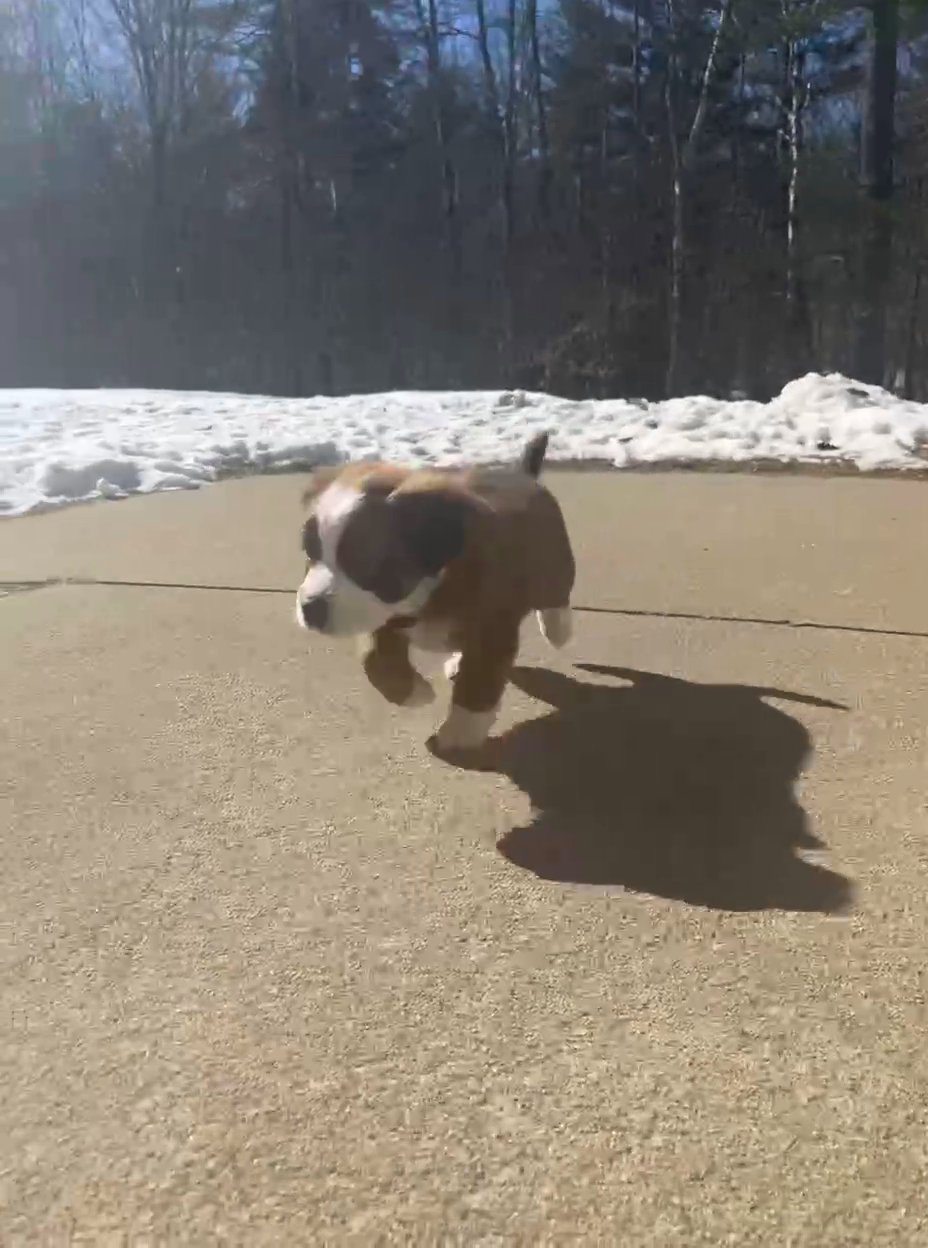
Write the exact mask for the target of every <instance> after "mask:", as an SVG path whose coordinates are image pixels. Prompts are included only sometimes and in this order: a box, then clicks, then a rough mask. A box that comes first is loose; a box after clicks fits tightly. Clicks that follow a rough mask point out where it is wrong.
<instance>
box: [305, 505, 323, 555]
mask: <svg viewBox="0 0 928 1248" xmlns="http://www.w3.org/2000/svg"><path fill="white" fill-rule="evenodd" d="M303 550H304V551H305V553H306V558H307V559H312V560H313V561H314V562H318V560H320V559H321V558H322V542H321V541H320V539H319V524H318V522H317V520H316V517H315V516H310V517H309V519H308V520H307V521H306V523H305V524H304V525H303Z"/></svg>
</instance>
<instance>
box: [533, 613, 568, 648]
mask: <svg viewBox="0 0 928 1248" xmlns="http://www.w3.org/2000/svg"><path fill="white" fill-rule="evenodd" d="M537 615H538V627H539V628H540V629H541V635H542V636H543V637H544V639H545V641H547V642H548V643H549V644H550V645H552V646H554V647H555V649H557V650H560V649H561V647H562V646H566V645H567V643H568V642H569V641H570V639H571V637H572V636H573V631H574V622H573V614H572V612H571V609H570V607H552V608H549V609H548V610H545V611H539V612H538V613H537Z"/></svg>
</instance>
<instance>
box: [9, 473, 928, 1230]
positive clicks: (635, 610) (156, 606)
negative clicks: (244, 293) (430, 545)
mask: <svg viewBox="0 0 928 1248" xmlns="http://www.w3.org/2000/svg"><path fill="white" fill-rule="evenodd" d="M551 480H552V481H553V483H554V485H555V488H556V489H557V490H558V492H559V493H560V495H561V497H562V498H563V501H564V504H565V507H566V510H567V512H568V516H569V520H570V523H571V527H572V530H573V534H574V540H575V544H576V547H577V552H578V556H579V560H580V564H581V576H580V583H579V586H578V591H577V596H576V598H577V603H578V604H579V605H580V606H581V607H582V608H583V610H581V612H580V613H579V614H578V621H577V623H578V628H577V634H578V635H577V639H576V643H575V645H574V648H573V652H572V654H571V655H570V656H569V657H567V656H558V657H557V658H556V659H552V656H551V655H550V653H546V652H545V650H544V649H543V646H542V644H541V643H540V641H539V640H538V639H537V638H536V637H534V636H532V635H530V634H529V635H528V639H527V643H526V646H525V649H524V652H523V658H522V663H523V665H522V667H521V668H520V670H519V672H518V673H517V679H516V687H515V688H514V689H513V690H512V691H511V694H510V696H509V697H508V699H507V703H506V707H505V713H504V715H503V717H502V719H501V722H500V726H499V734H498V738H497V741H496V743H495V745H494V747H493V749H492V750H491V751H490V753H489V755H488V757H487V760H486V767H485V769H484V770H481V771H463V770H458V769H454V768H452V767H450V766H448V765H447V764H444V763H441V762H439V761H437V760H436V759H434V758H433V757H431V756H430V755H429V754H428V753H427V751H426V750H425V749H424V745H423V743H424V741H425V739H426V738H427V737H428V735H429V733H430V732H431V731H432V729H433V727H434V725H435V723H436V720H437V715H438V714H439V713H440V708H438V709H436V708H434V707H433V708H430V709H427V710H424V711H416V712H412V713H409V712H406V713H403V712H399V711H395V710H394V709H393V708H391V707H389V706H387V705H386V704H384V703H382V702H380V701H378V700H377V698H376V696H375V695H374V694H373V693H372V692H371V691H369V690H368V689H367V688H366V687H365V685H364V683H363V681H362V680H361V679H360V678H359V670H358V664H357V660H356V657H355V654H354V652H353V650H352V648H351V647H350V646H347V647H338V646H336V645H329V644H327V643H324V642H321V641H314V642H310V641H309V639H308V638H307V637H306V636H305V635H304V634H301V633H300V632H299V631H298V630H297V629H296V628H295V627H293V626H292V625H291V623H290V616H291V609H292V608H291V602H292V600H291V598H290V596H289V592H288V593H283V592H281V593H278V592H275V591H277V590H287V591H289V590H290V588H291V587H292V586H293V585H294V584H295V583H296V581H297V579H298V578H299V575H300V556H299V550H298V523H299V512H298V496H299V483H298V482H297V481H296V480H295V479H293V478H287V477H277V478H264V479H252V480H246V481H239V482H229V483H226V484H223V485H220V486H215V487H211V488H209V489H206V490H204V491H202V492H200V493H196V494H184V495H176V496H164V495H162V496H158V497H152V498H147V499H141V500H133V501H130V502H126V503H121V504H100V505H95V506H91V507H82V508H74V509H71V510H68V511H66V512H59V513H55V514H48V515H44V516H36V517H29V518H25V519H22V520H12V521H6V522H3V523H2V524H0V579H2V580H3V582H4V585H5V590H0V594H5V596H4V597H3V598H2V600H0V698H2V703H0V706H2V721H0V729H2V735H0V829H2V831H0V836H2V867H3V872H2V882H0V889H2V892H0V898H2V905H0V975H2V981H0V982H2V992H3V996H2V999H3V1010H2V1013H0V1061H2V1072H0V1089H2V1091H0V1096H2V1115H0V1119H2V1122H3V1126H4V1129H3V1131H2V1132H0V1241H2V1242H3V1243H8V1244H14V1243H37V1244H43V1245H44V1244H66V1243H80V1242H86V1243H92V1244H110V1243H112V1244H122V1243H128V1244H133V1245H135V1244H147V1243H151V1244H200V1243H202V1244H213V1243H219V1242H224V1243H236V1244H247V1245H260V1244H287V1245H290V1244H296V1243H358V1244H372V1243H436V1242H443V1243H467V1244H471V1243H473V1244H479V1243H487V1244H497V1243H514V1244H515V1243H526V1244H528V1243H531V1244H535V1243H546V1242H550V1243H566V1242H577V1241H579V1240H585V1241H587V1242H592V1243H616V1244H618V1243H621V1244H623V1245H654V1246H655V1248H658V1246H659V1248H669V1246H671V1245H680V1246H681V1248H683V1246H686V1248H692V1246H693V1245H698V1244H706V1245H708V1244H719V1243H732V1244H738V1245H743V1244H763V1245H771V1244H797V1245H800V1244H801V1245H810V1246H815V1248H821V1246H823V1245H834V1246H835V1248H838V1246H841V1248H845V1246H846V1245H851V1244H866V1245H893V1246H898V1245H908V1244H912V1245H915V1244H924V1243H925V1242H928V1196H926V1186H925V1184H926V1177H928V1175H926V1154H928V1046H926V1035H928V1010H926V1004H925V1001H926V951H928V925H926V894H928V845H926V834H928V820H926V810H925V806H926V796H925V795H926V791H928V751H926V722H928V585H926V558H925V549H926V539H928V487H926V486H925V485H924V484H923V483H914V482H906V481H886V482H877V481H866V480H854V479H840V480H820V479H812V478H798V479H793V478H787V477H776V478H755V477H739V476H731V475H723V476H710V475H682V476H669V475H667V476H662V475H649V476H619V475H607V474H602V475H600V474H595V473H589V474H578V475H568V474H563V475H560V474H555V475H553V476H552V478H551ZM61 578H71V579H72V581H73V580H74V579H75V578H84V579H93V580H95V581H96V582H99V583H95V584H74V583H71V584H63V583H51V584H47V585H45V586H44V587H38V588H36V587H34V586H35V583H37V582H38V583H41V582H46V581H52V582H54V581H55V580H60V579H61ZM111 582H122V583H111ZM125 582H134V583H135V584H126V583H125ZM142 582H146V583H149V584H145V585H143V584H140V583H142ZM152 582H159V583H161V585H160V586H153V585H152V584H150V583H152ZM180 585H185V586H190V587H189V588H178V587H176V586H180ZM208 587H213V588H208ZM265 591H267V592H265ZM821 626H826V627H821Z"/></svg>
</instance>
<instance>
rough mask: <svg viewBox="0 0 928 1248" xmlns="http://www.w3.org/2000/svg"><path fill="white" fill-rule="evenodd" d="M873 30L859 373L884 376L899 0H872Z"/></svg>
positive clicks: (879, 381) (865, 377)
mask: <svg viewBox="0 0 928 1248" xmlns="http://www.w3.org/2000/svg"><path fill="white" fill-rule="evenodd" d="M871 14H872V19H873V32H872V39H871V45H870V57H869V63H868V72H867V90H866V106H865V109H864V124H863V129H862V133H861V139H862V141H861V151H860V157H861V170H860V172H861V182H862V183H863V186H864V189H865V191H866V195H867V201H868V205H867V206H868V212H867V218H868V219H867V226H866V231H865V235H864V241H863V263H862V266H861V278H862V281H861V301H862V305H863V306H862V311H861V314H860V316H859V318H858V334H857V360H856V363H857V369H856V372H857V375H858V377H859V378H860V380H861V381H868V382H871V383H872V384H874V385H879V386H881V385H883V384H884V382H885V381H886V321H887V310H888V309H887V301H888V294H889V280H888V279H889V275H890V272H891V269H892V253H893V215H892V198H893V149H894V146H895V120H896V55H897V48H898V42H899V0H872V3H871Z"/></svg>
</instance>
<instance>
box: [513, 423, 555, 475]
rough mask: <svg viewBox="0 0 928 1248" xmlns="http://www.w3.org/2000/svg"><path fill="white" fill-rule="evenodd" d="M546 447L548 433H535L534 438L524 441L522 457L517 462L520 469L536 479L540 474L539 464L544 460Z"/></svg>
mask: <svg viewBox="0 0 928 1248" xmlns="http://www.w3.org/2000/svg"><path fill="white" fill-rule="evenodd" d="M547 449H548V434H547V433H536V434H535V436H534V438H532V440H531V441H530V442H527V443H526V445H525V450H524V451H523V452H522V459H521V460H520V463H519V466H520V467H521V469H522V471H523V472H526V473H528V475H529V476H530V477H535V478H536V479H537V478H538V477H539V476H540V475H541V466H542V464H543V463H544V462H545V453H546V451H547Z"/></svg>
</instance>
